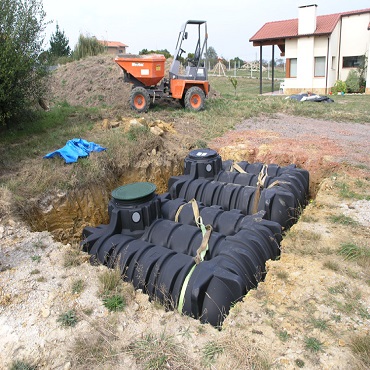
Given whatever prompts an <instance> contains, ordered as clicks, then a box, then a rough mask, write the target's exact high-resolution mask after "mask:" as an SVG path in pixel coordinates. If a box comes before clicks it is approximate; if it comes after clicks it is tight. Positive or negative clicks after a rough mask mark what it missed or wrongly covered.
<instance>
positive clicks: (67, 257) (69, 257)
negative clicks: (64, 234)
mask: <svg viewBox="0 0 370 370" xmlns="http://www.w3.org/2000/svg"><path fill="white" fill-rule="evenodd" d="M83 261H84V256H83V255H82V252H81V248H80V246H79V245H78V244H77V243H75V244H73V245H72V246H71V247H70V248H69V249H68V250H66V251H65V253H64V255H63V266H64V267H66V268H69V267H76V266H80V265H81V264H82V263H83Z"/></svg>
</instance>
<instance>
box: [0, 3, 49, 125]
mask: <svg viewBox="0 0 370 370" xmlns="http://www.w3.org/2000/svg"><path fill="white" fill-rule="evenodd" d="M44 19H45V12H44V10H43V6H42V1H41V0H1V2H0V50H1V53H0V125H6V126H7V127H9V126H10V123H11V122H14V121H15V119H16V118H17V117H18V116H20V115H22V113H23V112H24V111H25V110H27V109H29V108H30V107H31V105H32V104H33V103H34V102H35V101H37V100H38V99H39V98H40V97H41V94H42V90H43V83H42V82H43V79H42V78H43V76H44V75H45V68H44V67H45V66H44V65H43V64H42V63H41V62H40V59H39V55H40V53H41V52H42V44H43V41H44V39H43V36H44V35H43V32H44V30H45V26H46V23H45V22H44Z"/></svg>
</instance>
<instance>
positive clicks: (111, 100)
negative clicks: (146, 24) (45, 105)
mask: <svg viewBox="0 0 370 370" xmlns="http://www.w3.org/2000/svg"><path fill="white" fill-rule="evenodd" d="M171 61H172V60H171V58H170V59H168V60H166V64H165V68H166V72H165V73H166V74H165V75H167V74H168V69H169V66H170V63H171ZM131 87H132V85H131V84H130V83H128V82H124V76H123V70H122V69H121V68H120V67H119V66H118V64H117V63H116V62H115V61H114V57H113V56H112V55H107V54H101V55H97V56H95V57H89V58H85V59H81V60H78V61H74V62H71V63H67V64H64V65H60V66H58V68H57V69H56V70H55V71H53V72H52V75H51V77H50V81H49V96H48V97H47V101H48V102H50V104H53V103H59V102H67V103H68V104H70V105H81V106H86V107H94V106H107V107H114V108H128V107H129V97H130V91H131Z"/></svg>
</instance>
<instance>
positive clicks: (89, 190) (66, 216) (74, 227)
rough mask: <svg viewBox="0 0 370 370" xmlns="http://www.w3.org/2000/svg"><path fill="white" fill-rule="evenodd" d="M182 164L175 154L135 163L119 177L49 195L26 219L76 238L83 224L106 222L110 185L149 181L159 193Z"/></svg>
mask: <svg viewBox="0 0 370 370" xmlns="http://www.w3.org/2000/svg"><path fill="white" fill-rule="evenodd" d="M182 168H183V159H181V160H180V159H179V158H177V157H176V156H174V157H173V158H172V160H169V159H168V158H164V159H163V160H158V159H156V160H153V161H152V163H149V164H145V167H142V166H140V165H138V164H137V165H136V167H135V168H130V169H128V170H127V171H126V172H125V175H124V176H123V177H121V178H117V179H107V181H106V183H102V184H99V185H97V184H93V185H90V186H87V187H85V188H84V189H83V190H75V191H70V192H68V193H62V192H60V193H57V194H54V195H49V196H48V197H46V198H44V199H42V200H40V201H39V202H38V203H37V204H36V205H35V206H34V207H33V208H32V209H31V210H29V211H28V212H27V214H26V215H25V219H26V222H27V223H28V224H29V225H30V226H31V228H32V230H33V231H44V230H47V231H49V232H51V233H52V234H53V236H54V237H55V238H56V239H57V240H59V241H62V242H69V243H70V242H72V241H79V240H80V239H81V233H82V230H83V228H84V227H86V226H90V225H99V224H106V223H108V222H109V217H108V210H107V204H108V201H109V199H110V197H111V191H112V190H113V189H115V188H116V187H118V186H121V185H124V184H130V183H134V182H142V181H149V182H152V183H154V184H155V185H156V186H157V189H158V192H160V193H162V192H165V191H166V190H167V181H168V179H169V178H170V177H171V176H175V175H178V174H180V173H181V172H182Z"/></svg>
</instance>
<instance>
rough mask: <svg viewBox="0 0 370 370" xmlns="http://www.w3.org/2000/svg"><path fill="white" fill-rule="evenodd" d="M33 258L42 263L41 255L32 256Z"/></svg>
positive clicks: (34, 260)
mask: <svg viewBox="0 0 370 370" xmlns="http://www.w3.org/2000/svg"><path fill="white" fill-rule="evenodd" d="M31 260H32V261H33V262H37V263H40V262H41V256H39V255H34V256H31Z"/></svg>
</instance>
